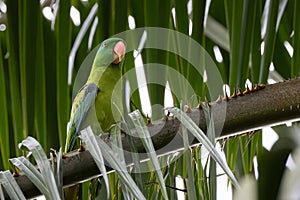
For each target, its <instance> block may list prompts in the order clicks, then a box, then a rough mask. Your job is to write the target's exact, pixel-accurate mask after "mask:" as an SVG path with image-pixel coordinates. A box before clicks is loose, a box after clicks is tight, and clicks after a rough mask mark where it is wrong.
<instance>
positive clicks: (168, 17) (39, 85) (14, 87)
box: [0, 0, 300, 199]
mask: <svg viewBox="0 0 300 200" xmlns="http://www.w3.org/2000/svg"><path fill="white" fill-rule="evenodd" d="M299 10H300V3H299V2H297V1H296V0H266V1H258V0H254V1H251V0H230V1H229V0H215V1H205V0H203V1H202V0H199V1H198V0H164V1H159V0H146V1H140V0H98V1H97V0H91V1H83V0H82V1H80V0H74V1H68V0H44V1H43V0H41V1H38V0H33V1H22V0H6V1H3V0H0V113H1V117H0V118H1V123H0V135H1V140H0V152H1V159H0V160H1V162H0V169H9V164H8V159H9V158H10V157H15V156H20V155H22V152H21V151H20V150H18V148H17V144H18V143H19V142H21V141H22V140H23V139H24V138H25V137H26V136H28V135H31V136H33V137H35V138H37V140H38V141H39V142H40V143H41V145H42V146H43V147H44V149H45V150H46V151H48V150H49V149H50V148H55V149H58V148H59V147H60V146H63V145H64V142H65V136H66V125H67V122H68V119H69V112H70V106H71V101H72V86H73V84H74V79H75V77H76V73H77V72H78V70H79V67H80V65H81V63H82V62H83V60H84V58H85V57H86V56H87V55H88V53H89V52H90V50H91V49H93V47H95V46H96V45H97V44H99V43H100V42H101V41H103V40H104V39H106V38H108V37H110V36H112V35H114V34H117V33H120V32H122V31H125V30H129V29H134V28H139V27H163V28H168V29H173V30H177V31H179V32H181V33H184V34H186V35H189V36H190V37H191V38H193V39H194V40H196V41H197V42H198V43H199V44H201V45H202V46H203V47H204V48H205V49H206V51H207V52H208V53H209V54H210V56H211V57H212V58H213V59H214V61H215V63H216V65H217V66H218V69H219V71H220V74H221V76H222V78H223V82H224V84H227V85H229V87H230V90H231V92H232V91H233V89H234V88H235V87H240V88H242V89H243V88H244V87H245V83H246V81H247V80H248V81H250V82H251V83H274V82H278V81H282V80H284V79H288V78H293V77H296V76H299V75H300V69H299V62H300V51H299V48H300V26H299V24H300V12H299ZM130 20H132V21H133V22H132V23H131V24H129V22H128V21H130ZM132 26H133V27H132ZM142 57H143V62H144V63H150V62H153V61H155V62H161V63H165V64H168V65H170V66H172V67H173V68H175V69H176V70H178V71H180V72H181V73H182V74H183V75H184V76H185V77H186V78H187V79H188V80H189V82H190V83H191V85H193V86H194V90H195V91H196V95H197V96H198V97H199V98H201V99H204V97H205V96H206V92H207V88H206V84H205V82H204V81H203V77H201V76H199V77H198V76H196V77H195V76H193V74H194V73H193V69H192V67H186V66H189V64H188V63H187V61H185V60H184V59H181V58H179V57H177V56H176V55H173V54H170V53H167V52H160V51H157V50H153V49H145V50H143V52H142ZM133 62H134V57H133V54H130V55H127V58H126V63H125V71H126V70H129V69H130V68H131V67H134V64H133ZM71 69H73V70H71ZM70 72H71V73H72V74H71V76H70V74H69V73H70ZM158 73H159V72H158ZM146 77H147V71H146ZM165 78H166V81H167V77H165ZM171 87H172V86H171ZM148 91H149V96H150V101H151V104H161V105H163V103H164V91H165V88H164V87H162V86H157V85H149V86H148ZM132 100H133V102H135V105H136V106H137V107H138V108H141V101H140V97H139V93H138V92H136V93H134V94H133V96H132ZM175 105H178V102H175ZM155 113H157V112H154V111H152V114H153V115H152V118H153V119H158V118H161V117H162V113H159V112H158V114H157V115H156V114H155ZM275 131H276V132H277V133H278V134H279V135H280V133H281V132H285V131H286V127H282V126H281V127H279V128H276V129H275ZM279 138H280V137H279ZM220 143H221V145H222V147H223V150H224V152H225V154H226V159H227V161H228V164H229V166H230V167H231V169H232V170H233V171H234V173H235V175H236V176H237V177H242V176H244V175H245V174H249V173H250V174H251V173H252V174H253V173H254V167H253V158H254V157H256V156H259V155H260V154H261V155H264V153H265V154H266V150H265V149H264V148H263V145H262V134H261V131H258V132H257V133H255V134H254V135H251V137H250V136H248V135H242V136H238V137H234V138H231V139H228V140H226V141H224V142H220ZM291 151H292V150H289V151H287V153H286V152H285V153H284V157H283V158H284V159H282V162H281V163H277V165H280V166H285V163H286V159H287V156H289V153H290V152H291ZM200 155H201V150H200V148H193V149H192V150H191V155H190V156H192V157H193V158H194V159H193V162H195V163H193V164H196V165H197V166H203V167H198V168H197V173H195V174H194V175H195V177H196V178H197V179H198V180H200V179H201V180H202V179H203V178H204V179H205V178H207V177H206V173H205V170H206V167H207V165H206V164H203V163H202V165H201V159H200V157H201V156H200ZM199 156H200V157H199ZM268 158H269V157H268ZM270 159H271V158H270ZM184 160H185V159H184V158H183V159H182V160H179V161H178V162H176V163H175V164H174V165H172V166H170V168H169V169H165V170H166V171H168V173H171V172H172V173H173V178H174V177H176V175H180V176H181V177H182V178H186V177H187V170H188V169H187V165H186V162H185V161H184ZM258 160H259V161H261V159H258ZM271 161H274V160H272V159H271V160H270V163H271ZM198 162H199V163H198ZM278 162H279V161H278ZM261 166H262V167H261V168H259V169H260V170H263V169H264V166H265V165H264V164H262V165H261ZM194 167H195V166H194ZM195 169H196V168H195ZM172 170H173V171H172ZM274 171H275V169H274ZM166 173H167V172H166ZM215 175H216V174H215ZM111 176H112V175H111ZM145 176H146V175H145ZM147 176H150V175H149V174H148V175H147ZM278 176H279V181H280V177H281V176H280V173H279V175H278ZM151 178H153V177H149V180H151ZM266 180H268V179H266ZM168 181H169V182H170V184H171V185H172V184H174V180H171V178H170V179H168ZM202 182H203V181H198V182H196V183H195V185H197V188H198V190H197V191H196V192H197V197H204V196H205V195H211V196H210V198H212V199H214V198H215V196H214V195H212V194H214V193H215V192H211V191H210V189H212V188H215V186H213V183H211V184H212V185H208V186H207V187H206V186H205V185H203V184H201V183H202ZM259 183H265V182H263V181H262V180H261V181H260V182H259ZM154 187H155V186H153V187H152V186H151V187H150V186H149V188H154ZM274 187H275V186H274ZM209 188H210V189H209ZM152 191H153V190H152ZM209 191H210V192H209ZM271 191H273V190H271ZM115 192H116V191H115ZM273 193H274V192H273ZM149 194H151V193H150V192H149ZM269 197H270V196H269Z"/></svg>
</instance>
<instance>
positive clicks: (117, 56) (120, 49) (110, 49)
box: [94, 38, 126, 66]
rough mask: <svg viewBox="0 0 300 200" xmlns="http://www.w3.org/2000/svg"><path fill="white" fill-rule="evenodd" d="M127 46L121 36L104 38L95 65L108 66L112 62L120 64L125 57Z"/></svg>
mask: <svg viewBox="0 0 300 200" xmlns="http://www.w3.org/2000/svg"><path fill="white" fill-rule="evenodd" d="M125 53H126V47H125V42H124V40H122V39H120V38H109V39H107V40H104V41H103V42H102V43H101V45H100V47H99V49H98V51H97V54H96V57H95V60H94V65H95V66H108V65H110V64H111V63H113V64H119V63H120V62H121V61H122V60H123V58H124V57H125Z"/></svg>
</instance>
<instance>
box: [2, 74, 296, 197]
mask: <svg viewBox="0 0 300 200" xmlns="http://www.w3.org/2000/svg"><path fill="white" fill-rule="evenodd" d="M210 105H211V110H212V114H213V117H214V122H215V129H216V133H219V135H218V137H219V138H220V137H229V136H230V135H232V134H234V133H235V134H238V133H241V132H247V131H250V130H256V129H260V128H261V127H263V126H267V125H274V124H279V123H283V122H284V121H288V120H295V119H297V118H300V78H296V79H293V80H289V81H285V82H281V83H276V84H273V85H266V86H258V87H256V88H254V89H252V90H251V91H245V92H244V94H242V93H241V92H239V93H236V95H233V97H232V98H229V99H227V98H223V99H222V100H220V99H219V100H217V101H216V102H213V103H211V104H210ZM187 114H188V115H189V116H190V117H191V118H192V119H193V121H194V122H195V123H197V124H198V125H199V127H200V128H201V129H202V130H204V131H205V130H206V122H205V116H204V111H203V110H202V109H198V108H196V109H192V110H191V112H190V113H187ZM148 130H149V132H150V134H151V136H152V140H153V144H154V146H155V148H156V149H157V154H158V155H163V154H166V153H168V152H172V151H176V150H178V149H180V148H182V141H181V137H180V131H179V130H180V122H179V120H178V119H168V120H161V121H156V122H154V123H153V124H151V125H150V126H149V127H148ZM178 133H179V134H178ZM131 134H132V135H133V137H132V138H133V141H134V144H135V147H136V149H137V151H138V152H145V150H144V147H143V144H142V142H141V141H140V139H139V138H138V137H134V136H137V134H136V132H135V130H132V133H131ZM178 136H179V137H178ZM102 139H104V141H106V142H107V143H108V144H109V145H110V138H109V136H103V137H102ZM180 141H181V142H180ZM122 142H123V148H124V150H126V151H130V145H129V142H128V135H127V134H125V133H122ZM171 142H174V144H175V145H168V144H169V143H171ZM193 143H198V142H197V141H195V140H194V141H193ZM130 162H131V161H130V160H129V161H128V163H130ZM63 171H64V177H63V180H64V186H65V187H68V186H70V185H72V184H75V183H78V182H80V181H84V180H88V179H91V178H94V177H96V176H99V175H100V172H99V170H98V168H97V166H96V164H95V163H94V161H93V159H92V157H91V155H90V153H89V152H88V151H85V152H81V153H79V152H71V153H70V154H68V155H67V157H66V158H65V159H64V160H63ZM15 179H16V181H17V183H18V184H19V185H20V187H21V189H22V191H23V192H24V194H25V196H26V197H27V198H31V197H34V196H36V195H38V194H40V192H39V191H38V190H37V188H36V187H35V186H34V185H33V184H32V183H31V182H30V181H29V180H28V178H27V177H26V176H19V177H16V178H15ZM5 195H6V197H7V194H5Z"/></svg>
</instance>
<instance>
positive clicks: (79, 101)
mask: <svg viewBox="0 0 300 200" xmlns="http://www.w3.org/2000/svg"><path fill="white" fill-rule="evenodd" d="M97 92H98V86H97V85H95V84H94V83H90V84H86V85H84V86H83V87H82V88H81V89H80V90H79V92H78V94H77V95H76V97H75V98H74V101H73V104H72V109H71V116H70V121H69V123H68V131H67V140H66V141H67V142H66V145H65V152H69V151H71V150H73V149H74V146H75V141H76V139H75V138H76V137H77V136H78V132H79V131H80V128H81V125H82V123H83V121H84V120H85V118H86V115H87V113H88V112H89V110H90V108H91V107H92V106H93V105H94V103H95V99H96V96H97ZM69 142H71V143H69Z"/></svg>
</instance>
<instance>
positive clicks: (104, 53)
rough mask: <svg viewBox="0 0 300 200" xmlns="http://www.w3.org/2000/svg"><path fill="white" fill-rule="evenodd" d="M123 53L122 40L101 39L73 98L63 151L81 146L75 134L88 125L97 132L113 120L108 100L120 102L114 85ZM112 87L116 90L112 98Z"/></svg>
mask: <svg viewBox="0 0 300 200" xmlns="http://www.w3.org/2000/svg"><path fill="white" fill-rule="evenodd" d="M125 53H126V45H125V41H123V40H122V39H120V38H109V39H107V40H105V41H103V42H102V43H101V45H100V47H99V49H98V51H97V54H96V56H95V58H94V62H93V65H92V69H91V72H90V75H89V78H88V80H87V82H86V83H85V85H84V86H83V87H82V88H81V89H80V90H79V92H78V93H77V95H76V97H75V98H74V100H73V104H72V108H71V115H70V121H69V123H68V127H67V139H66V143H65V150H64V152H65V153H67V152H70V151H72V150H75V149H77V148H79V147H80V145H79V143H78V135H79V134H80V131H81V130H82V129H84V128H86V127H87V126H91V127H92V130H93V131H94V132H95V133H99V131H100V130H103V131H107V130H108V129H109V128H110V127H111V126H112V125H113V124H114V123H115V118H116V117H114V116H116V115H115V113H113V108H112V106H111V101H114V102H115V103H116V104H117V105H121V104H120V102H121V101H122V91H121V88H120V87H119V88H117V89H115V85H116V84H117V82H118V81H119V79H120V78H121V75H122V67H123V63H124V57H125ZM114 90H117V91H114ZM113 91H114V92H116V93H115V94H116V95H115V94H114V99H112V95H113Z"/></svg>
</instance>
